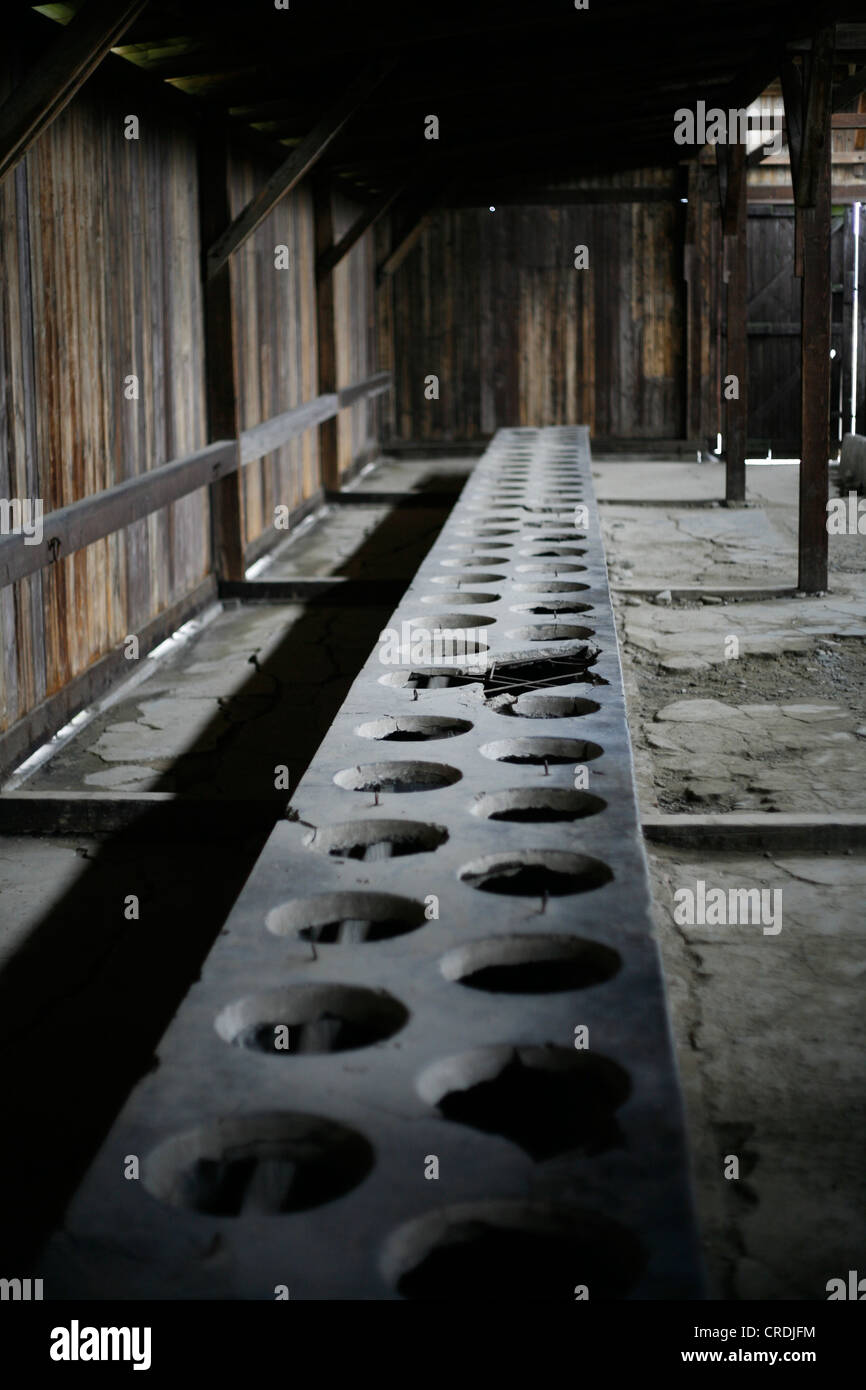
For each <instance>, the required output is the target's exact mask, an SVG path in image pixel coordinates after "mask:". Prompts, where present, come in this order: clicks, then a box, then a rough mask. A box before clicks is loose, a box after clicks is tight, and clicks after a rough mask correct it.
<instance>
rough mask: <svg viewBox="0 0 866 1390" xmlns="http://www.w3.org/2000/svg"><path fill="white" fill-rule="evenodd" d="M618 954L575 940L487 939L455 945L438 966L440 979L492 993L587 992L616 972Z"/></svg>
mask: <svg viewBox="0 0 866 1390" xmlns="http://www.w3.org/2000/svg"><path fill="white" fill-rule="evenodd" d="M621 965H622V958H621V957H620V955H619V952H618V951H614V950H612V949H611V947H610V946H603V945H602V944H601V943H600V942H598V941H589V940H587V939H586V938H585V937H580V936H554V935H553V934H551V933H547V934H542V933H540V932H539V933H537V934H535V935H532V936H529V935H526V936H520V935H516V934H515V935H512V936H490V937H487V938H486V940H484V941H474V942H472V943H471V945H468V946H458V947H457V949H456V950H454V951H449V952H448V954H447V955H445V956H443V957H442V960H441V961H440V962H439V968H440V970H441V971H442V974H443V975H444V976H445V978H446V980H451V981H453V982H454V983H455V984H460V985H466V986H468V987H469V988H470V989H482V990H486V991H489V992H490V993H497V994H556V993H558V992H560V991H562V990H572V989H589V988H590V987H591V986H593V985H599V984H603V983H604V981H605V980H610V979H611V978H612V977H613V976H614V975H615V974H616V973H617V971H618V970H619V969H620V966H621Z"/></svg>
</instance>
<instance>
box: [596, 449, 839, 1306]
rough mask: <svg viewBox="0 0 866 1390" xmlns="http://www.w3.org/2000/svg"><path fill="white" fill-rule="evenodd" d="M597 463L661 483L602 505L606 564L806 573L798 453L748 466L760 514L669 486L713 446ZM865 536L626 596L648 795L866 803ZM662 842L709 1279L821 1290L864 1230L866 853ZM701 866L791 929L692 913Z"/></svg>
mask: <svg viewBox="0 0 866 1390" xmlns="http://www.w3.org/2000/svg"><path fill="white" fill-rule="evenodd" d="M594 471H595V472H596V474H597V475H599V474H600V478H599V480H598V482H597V487H598V490H599V495H600V496H601V497H605V496H606V497H609V498H613V499H616V500H617V501H621V500H622V499H623V498H624V497H631V498H635V499H637V498H644V499H645V500H650V499H658V500H659V501H660V502H661V503H662V505H660V506H652V505H651V506H646V505H638V504H636V503H635V504H634V505H632V506H630V507H629V508H627V509H626V508H621V507H619V506H615V507H606V506H605V507H604V508H603V517H604V522H603V524H604V526H605V542H606V546H607V553H608V563H609V566H610V572H611V580H612V584H614V585H621V586H623V587H624V588H628V587H642V586H646V587H652V588H657V589H658V590H663V589H666V588H674V589H676V588H687V587H689V586H691V585H697V584H704V585H708V586H712V587H724V586H725V585H728V584H730V585H741V584H748V583H752V584H768V583H772V584H792V583H793V582H794V579H795V575H796V571H795V548H794V547H795V539H796V526H797V515H796V469H793V468H789V467H784V466H783V467H778V468H750V469H749V470H748V473H749V477H748V486H749V495H750V497H751V498H752V499H753V500H754V502H755V503H756V504H757V506H756V508H755V509H748V510H745V511H738V510H733V509H732V510H727V509H724V508H721V507H719V508H717V507H708V508H706V509H705V510H702V509H698V508H695V507H693V508H685V507H680V508H670V507H667V506H664V505H663V503H664V501H665V500H667V499H670V498H677V499H679V500H680V501H682V500H694V501H699V500H701V499H704V500H707V499H710V498H712V497H714V496H715V497H718V496H720V495H721V494H722V493H723V487H724V484H723V470H722V469H719V468H718V467H717V466H715V465H700V466H697V465H692V464H676V463H664V462H662V463H660V465H659V467H658V469H657V470H656V469H654V468H653V467H652V466H651V465H648V464H646V463H637V462H635V463H631V464H622V463H619V462H617V463H611V464H605V463H599V462H598V461H596V462H595V463H594ZM740 524H742V525H741V530H740V531H738V527H739V526H740ZM665 539H666V540H668V541H669V542H670V544H668V545H666V546H665V547H664V548H663V549H659V548H658V547H659V546H660V543H661V541H662V540H665ZM863 542H864V538H863V537H859V536H851V537H848V536H844V537H833V538H831V547H830V558H831V578H830V585H831V588H830V593H829V594H828V595H827V596H826V597H825V598H822V599H796V598H784V599H774V600H768V601H766V602H748V603H747V602H739V601H738V602H726V603H718V602H716V603H710V604H707V605H703V604H700V603H697V602H691V603H687V604H686V603H683V604H671V605H668V604H664V603H654V602H651V601H645V600H643V599H638V598H637V597H635V596H631V595H628V596H626V595H624V594H622V593H620V594H618V595H615V596H614V603H615V610H616V612H617V620H618V627H619V633H620V642H621V651H622V658H623V667H624V676H625V683H626V693H627V698H628V706H629V721H630V726H631V733H632V742H633V747H634V754H635V764H636V771H637V782H638V793H639V797H640V802H641V807H642V809H643V810H644V811H645V812H656V811H659V810H661V811H662V812H688V811H692V812H702V813H704V814H706V813H707V812H716V811H732V810H736V811H750V812H756V811H757V812H761V811H763V812H768V813H772V812H773V811H793V812H809V813H814V812H820V811H823V812H825V813H827V814H828V815H832V814H833V813H834V812H836V811H859V812H866V804H864V799H866V792H864V787H866V679H864V677H866V654H864V643H863V637H864V635H866V547H864V544H863ZM732 560H734V561H735V563H732ZM730 636H734V637H736V638H737V639H738V648H739V652H738V655H736V656H726V653H725V642H726V639H727V638H729V637H730ZM649 862H650V876H651V882H652V888H653V898H654V903H655V912H656V921H657V927H658V934H659V944H660V948H661V951H662V957H663V961H664V968H665V976H666V979H667V983H668V991H669V999H670V1006H671V1014H672V1024H673V1031H674V1036H675V1039H676V1044H677V1053H678V1058H679V1064H680V1070H681V1075H682V1080H683V1089H684V1095H685V1102H686V1111H687V1117H688V1124H689V1134H690V1140H691V1145H692V1153H693V1163H694V1172H695V1183H696V1194H697V1202H698V1212H699V1221H700V1225H701V1231H702V1237H703V1243H704V1249H705V1252H706V1258H707V1263H708V1269H709V1274H710V1282H711V1292H712V1295H713V1296H714V1297H717V1298H731V1299H749V1298H759V1299H789V1298H790V1299H824V1298H826V1291H825V1286H826V1282H827V1280H828V1279H830V1278H833V1277H836V1276H837V1275H843V1274H844V1272H845V1271H846V1270H848V1269H854V1268H858V1267H862V1262H863V1250H864V1243H866V1223H864V1212H866V1175H864V1168H863V1162H862V1154H863V1148H864V1139H866V1102H864V1092H866V1086H864V1063H863V1056H864V1044H866V1021H864V1012H863V1008H862V993H863V975H864V971H866V965H864V937H866V925H864V919H863V910H862V895H863V890H864V887H866V856H864V855H863V854H859V853H858V854H855V855H852V854H843V853H839V854H827V855H820V856H813V857H810V856H807V855H804V854H791V853H786V854H774V855H773V857H772V858H771V857H770V856H769V855H762V854H757V855H752V856H750V855H746V854H734V853H731V852H727V853H722V852H718V851H716V852H708V851H697V850H695V851H686V850H684V849H670V848H667V847H664V846H660V845H657V844H654V845H652V846H650V853H649ZM699 880H702V881H703V882H704V883H705V884H706V885H707V889H709V888H711V887H721V888H724V889H729V888H747V889H748V888H759V889H766V890H770V891H773V890H777V889H778V890H781V893H782V899H781V903H782V930H781V931H780V932H779V933H778V935H764V933H763V931H762V929H761V926H760V925H741V926H717V927H709V926H703V927H702V926H689V925H678V924H677V923H676V921H675V919H674V909H675V906H676V902H677V901H678V900H677V899H675V896H674V895H675V893H676V892H677V890H678V889H684V888H688V889H690V890H692V891H693V892H696V891H697V883H698V881H699ZM769 901H770V900H769V899H768V902H769ZM727 1155H735V1156H737V1157H738V1158H739V1160H740V1176H739V1179H737V1180H733V1179H730V1180H726V1179H725V1177H724V1169H725V1160H726V1156H727Z"/></svg>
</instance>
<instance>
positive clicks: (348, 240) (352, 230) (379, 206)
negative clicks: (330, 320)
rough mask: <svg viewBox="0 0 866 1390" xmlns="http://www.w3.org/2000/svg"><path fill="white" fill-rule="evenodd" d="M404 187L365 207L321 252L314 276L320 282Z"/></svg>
mask: <svg viewBox="0 0 866 1390" xmlns="http://www.w3.org/2000/svg"><path fill="white" fill-rule="evenodd" d="M405 187H406V185H405V184H399V185H397V186H396V187H394V188H392V189H390V190H389V192H387V193H384V194H383V195H382V197H381V198H379V199H378V200H377V201H376V202H374V203H370V204H369V206H368V207H365V208H364V210H363V212H361V213H360V214H359V215H358V217H356V218H355V221H354V222H353V223H352V225H351V227H349V228H348V230H347V231H345V232H344V233H343V235H342V236H341V237H340V240H339V241H338V242H336V243H335V244H334V245H333V246H329V247H328V248H327V250H325V251H323V252H322V254H321V255H320V256H319V258H318V260H317V262H316V275H317V277H318V279H320V280H321V279H322V278H323V277H324V276H326V275H330V273H331V271H332V270H333V269H334V267H335V266H336V265H339V263H340V261H341V260H342V259H343V257H344V256H346V255H348V253H349V252H350V251H351V249H352V247H353V246H354V245H355V243H356V242H357V241H359V240H360V239H361V237H362V236H363V235H364V233H365V232H366V231H367V229H368V228H369V227H372V226H373V225H374V223H376V222H378V220H379V218H380V217H381V216H382V215H383V213H386V212H387V211H388V209H389V207H390V206H391V204H392V203H393V202H394V201H395V200H396V199H397V198H399V197H400V195H401V193H403V191H404V189H405Z"/></svg>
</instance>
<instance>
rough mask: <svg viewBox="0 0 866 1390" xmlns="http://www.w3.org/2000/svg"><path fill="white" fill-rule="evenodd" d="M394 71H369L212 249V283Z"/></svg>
mask: <svg viewBox="0 0 866 1390" xmlns="http://www.w3.org/2000/svg"><path fill="white" fill-rule="evenodd" d="M392 67H393V60H392V59H384V60H383V59H378V60H377V61H376V62H374V63H372V64H371V65H370V66H369V67H367V68H365V70H364V72H363V73H362V74H361V76H360V77H359V78H358V79H357V80H356V81H355V82H353V83H352V84H351V85H350V86H349V87H347V88H346V90H345V91H344V92H343V94H342V96H341V97H340V99H339V100H338V101H337V102H336V103H335V105H334V106H333V107H332V108H331V110H330V111H329V112H328V113H327V115H326V116H324V117H323V118H322V120H321V121H319V123H318V125H316V126H314V127H313V129H312V130H311V131H310V133H309V135H307V136H306V137H305V138H304V139H303V140H302V141H301V143H300V144H299V145H298V146H297V147H296V148H295V149H294V150H292V153H291V154H290V155H289V157H288V159H285V160H284V161H283V163H282V164H281V165H280V166H279V168H278V169H275V170H274V172H273V174H271V177H270V178H269V179H268V181H267V183H266V184H265V185H264V187H263V188H262V189H260V190H259V192H258V193H257V194H256V196H255V197H254V198H253V199H252V200H251V201H250V202H249V203H248V204H247V206H246V207H245V208H244V210H243V212H241V213H240V214H239V215H238V216H237V217H236V218H235V220H234V221H233V222H232V223H231V225H230V226H228V227H227V228H226V230H225V231H224V232H223V233H222V235H221V236H219V237H217V239H216V241H215V242H214V243H213V245H212V246H211V248H210V250H209V251H208V254H207V276H208V279H212V278H213V276H214V275H216V274H217V273H218V272H219V270H221V268H222V267H223V266H224V265H225V264H226V262H227V261H228V259H229V257H230V256H231V255H232V253H233V252H234V251H237V249H238V248H239V247H240V246H242V245H243V243H244V242H245V241H246V239H247V237H248V236H250V235H251V234H252V233H253V232H254V231H255V229H256V227H258V226H259V224H260V223H261V222H263V221H264V219H265V218H266V217H267V215H268V213H269V212H270V211H271V209H272V208H273V207H275V206H276V204H277V203H278V202H279V201H280V199H281V198H283V197H284V196H285V194H286V193H289V192H291V190H292V189H293V188H294V187H295V186H296V185H297V184H298V183H300V181H301V179H302V178H303V177H304V176H305V175H306V174H308V173H309V172H310V170H311V169H312V168H313V167H314V166H315V165H316V164H317V163H318V161H319V160H320V159H321V157H322V155H323V154H324V152H325V150H326V149H327V148H328V146H329V145H330V144H331V143H332V142H333V141H334V140H335V139H336V137H337V136H338V135H339V133H340V131H341V130H342V129H343V127H344V126H345V125H346V123H347V122H348V121H349V120H351V118H352V116H353V115H354V114H355V112H356V111H357V110H358V108H359V107H360V106H361V105H362V104H363V102H364V101H365V99H366V98H367V97H368V96H369V94H370V92H372V91H373V89H374V88H375V87H377V86H378V85H379V83H380V82H381V81H382V79H383V77H384V76H385V75H386V73H387V72H388V71H390V69H391V68H392Z"/></svg>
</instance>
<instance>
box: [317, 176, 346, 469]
mask: <svg viewBox="0 0 866 1390" xmlns="http://www.w3.org/2000/svg"><path fill="white" fill-rule="evenodd" d="M313 207H314V212H315V218H316V256H317V257H320V256H323V255H324V254H325V252H326V251H328V250H329V249H330V248H331V247H332V246H333V244H334V208H333V198H332V194H331V185H330V182H329V180H328V179H327V178H326V177H322V178H317V179H315V180H314V184H313ZM316 338H317V343H318V369H319V387H318V389H319V394H320V395H326V394H328V393H330V392H333V391H336V390H337V333H336V324H335V320H334V277H333V275H324V276H322V277H321V278H320V279H318V280H317V281H316ZM338 429H339V422H338V418H337V417H336V416H335V417H333V418H332V419H330V420H325V421H324V422H323V423H322V424H321V425H319V481H320V482H321V485H322V487H323V488H325V490H326V491H327V490H329V489H330V490H333V489H335V488H338V487H339V486H340V459H339V450H338V440H339V435H338Z"/></svg>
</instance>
